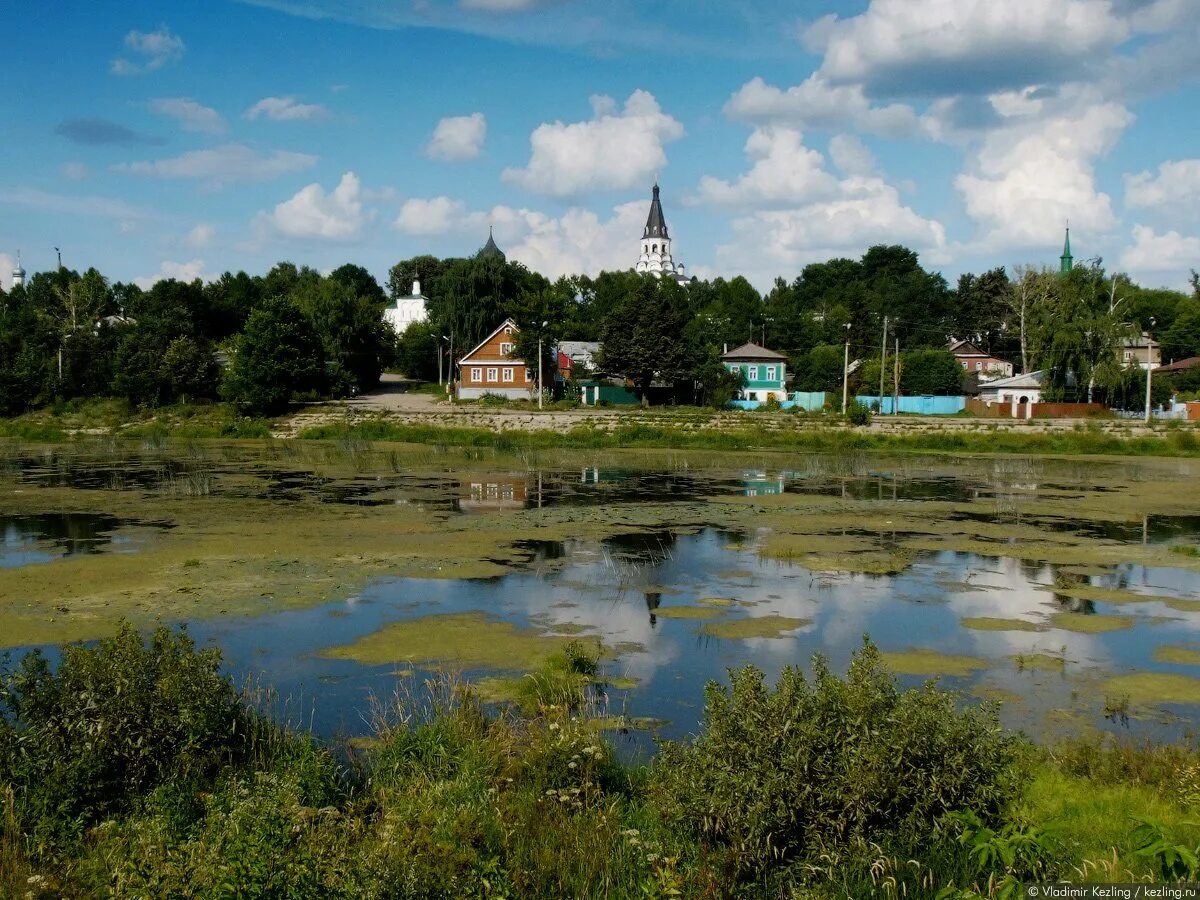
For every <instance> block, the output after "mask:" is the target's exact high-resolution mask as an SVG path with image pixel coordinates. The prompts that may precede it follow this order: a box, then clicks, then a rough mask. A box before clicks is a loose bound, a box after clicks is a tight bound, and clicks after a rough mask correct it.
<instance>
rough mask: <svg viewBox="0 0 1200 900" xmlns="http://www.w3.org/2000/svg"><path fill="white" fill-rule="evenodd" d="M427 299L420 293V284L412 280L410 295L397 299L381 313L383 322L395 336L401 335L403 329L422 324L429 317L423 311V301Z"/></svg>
mask: <svg viewBox="0 0 1200 900" xmlns="http://www.w3.org/2000/svg"><path fill="white" fill-rule="evenodd" d="M428 299H429V298H428V297H426V296H425V295H424V294H422V293H421V282H420V281H416V280H414V281H413V285H412V293H411V294H408V295H407V296H405V297H397V298H396V304H395V306H389V307H388V308H387V309H385V310H384V311H383V320H384V321H385V322H387V323H388V324H389V325H391V326H392V329H393V330H394V331H395V332H396V334H403V333H404V329H406V328H408V326H409V325H411V324H412V323H413V322H424V321H425V320H426V319H427V318H428V317H429V314H428V313H427V312H426V311H425V301H426V300H428Z"/></svg>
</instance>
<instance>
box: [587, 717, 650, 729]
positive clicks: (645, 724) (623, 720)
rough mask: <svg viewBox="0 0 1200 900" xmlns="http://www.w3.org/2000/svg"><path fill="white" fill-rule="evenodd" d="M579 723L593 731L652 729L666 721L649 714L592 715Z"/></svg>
mask: <svg viewBox="0 0 1200 900" xmlns="http://www.w3.org/2000/svg"><path fill="white" fill-rule="evenodd" d="M580 724H581V725H583V727H584V728H589V729H591V730H593V731H653V730H654V729H655V728H660V727H662V726H663V725H665V724H667V722H666V720H665V719H655V718H651V717H650V716H593V717H592V718H590V719H584V720H583V721H582V722H581V723H580Z"/></svg>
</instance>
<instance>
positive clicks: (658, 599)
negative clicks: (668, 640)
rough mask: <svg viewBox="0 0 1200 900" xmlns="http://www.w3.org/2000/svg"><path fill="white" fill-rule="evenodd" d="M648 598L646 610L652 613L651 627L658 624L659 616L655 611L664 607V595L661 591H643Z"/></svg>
mask: <svg viewBox="0 0 1200 900" xmlns="http://www.w3.org/2000/svg"><path fill="white" fill-rule="evenodd" d="M643 594H644V595H645V597H646V609H647V610H649V612H650V627H651V628H653V627H654V626H655V625H657V624H658V616H656V615H655V614H654V611H655V610H656V609H658V608H659V607H660V606H661V605H662V593H661V592H659V591H643Z"/></svg>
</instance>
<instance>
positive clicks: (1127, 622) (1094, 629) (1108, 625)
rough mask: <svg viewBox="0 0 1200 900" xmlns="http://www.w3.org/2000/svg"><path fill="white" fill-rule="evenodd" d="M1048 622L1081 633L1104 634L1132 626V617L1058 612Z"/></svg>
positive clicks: (1065, 629) (1056, 626)
mask: <svg viewBox="0 0 1200 900" xmlns="http://www.w3.org/2000/svg"><path fill="white" fill-rule="evenodd" d="M1050 624H1051V625H1052V626H1053V627H1055V628H1061V629H1063V630H1064V631H1077V632H1079V633H1081V634H1104V633H1105V632H1109V631H1122V630H1124V629H1126V628H1131V627H1133V619H1131V618H1130V617H1129V616H1109V615H1105V614H1103V613H1095V614H1093V615H1087V614H1086V613H1076V612H1059V613H1055V614H1054V615H1052V616H1051V617H1050Z"/></svg>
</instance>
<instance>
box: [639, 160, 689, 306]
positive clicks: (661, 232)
mask: <svg viewBox="0 0 1200 900" xmlns="http://www.w3.org/2000/svg"><path fill="white" fill-rule="evenodd" d="M658 194H659V190H658V183H657V182H656V183H655V185H654V194H653V198H652V199H651V201H650V215H649V216H647V217H646V228H645V230H643V231H642V255H641V256H640V257H639V258H638V261H637V265H636V266H634V267H633V270H634V271H635V272H645V273H649V274H651V275H653V276H655V277H656V278H662V277H663V276H664V275H665V276H667V277H669V278H674V279H675V280H676V281H678V282H679V283H680V284H686V283H687V282H688V281H689V278H688V276H687V274H686V272H685V271H684V265H683V263H681V262H676V261H675V260H674V258H673V257H672V256H671V235H670V234H669V233H668V232H667V220H666V219H665V218H664V217H663V211H662V201H661V200H660V199H659V196H658Z"/></svg>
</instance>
